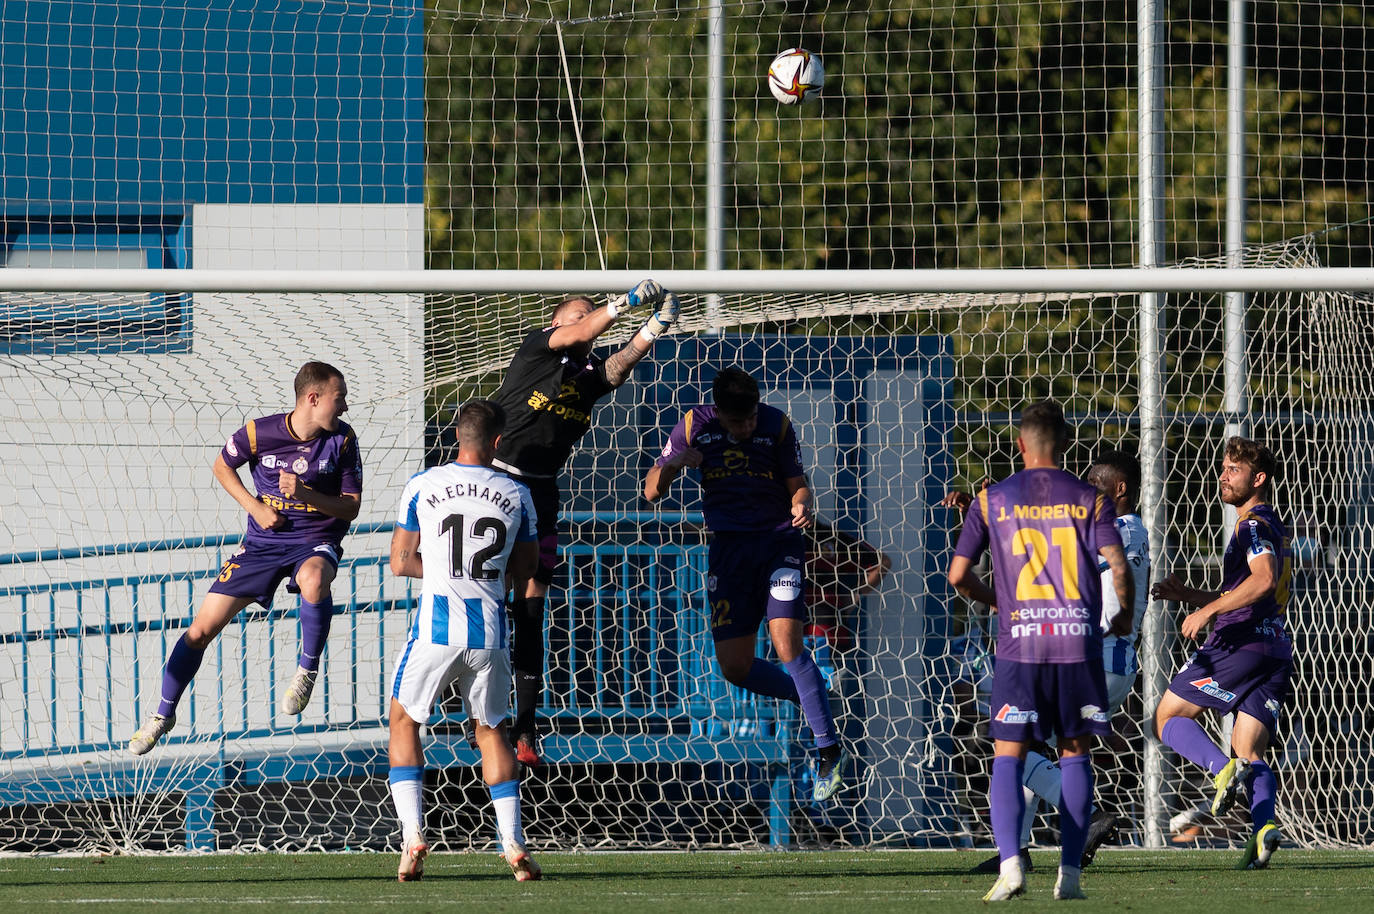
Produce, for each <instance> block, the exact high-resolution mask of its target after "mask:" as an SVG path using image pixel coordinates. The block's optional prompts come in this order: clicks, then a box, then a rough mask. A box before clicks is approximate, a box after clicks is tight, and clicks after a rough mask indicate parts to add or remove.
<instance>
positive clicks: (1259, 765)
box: [1250, 761, 1279, 831]
mask: <svg viewBox="0 0 1374 914" xmlns="http://www.w3.org/2000/svg"><path fill="white" fill-rule="evenodd" d="M1250 779H1251V780H1250V822H1251V824H1252V825H1254V830H1255V831H1259V830H1260V829H1261V828H1263V827H1264V825H1265V823H1266V822H1268V821H1269V820H1270V819H1272V818H1274V795H1275V794H1276V793H1278V789H1279V782H1278V779H1277V778H1275V777H1274V769H1272V768H1270V767H1269V763H1268V762H1262V761H1261V762H1251V763H1250Z"/></svg>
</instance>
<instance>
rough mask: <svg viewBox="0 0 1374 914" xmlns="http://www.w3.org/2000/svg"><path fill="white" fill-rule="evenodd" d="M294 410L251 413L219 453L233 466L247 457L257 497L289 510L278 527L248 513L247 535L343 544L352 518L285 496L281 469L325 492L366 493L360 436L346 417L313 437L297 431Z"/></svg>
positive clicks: (283, 511) (337, 493)
mask: <svg viewBox="0 0 1374 914" xmlns="http://www.w3.org/2000/svg"><path fill="white" fill-rule="evenodd" d="M288 415H290V414H289V413H278V414H277V415H275V416H264V417H263V418H261V419H252V420H250V421H249V422H248V424H247V425H245V426H244V427H243V428H241V429H239V430H238V431H236V432H234V434H232V435H230V436H229V440H228V441H227V442H226V443H225V445H224V450H223V451H221V452H220V456H222V457H223V458H224V462H225V463H227V464H228V465H229V466H230V467H232V468H234V469H238V468H239V467H241V466H243V465H244V464H245V463H246V464H248V466H249V470H250V472H251V474H252V477H253V486H254V488H256V489H257V494H258V500H259V501H262V502H265V503H266V504H268V505H271V506H272V507H273V508H276V509H277V510H278V511H279V512H281V513H282V514H284V515H285V516H286V523H285V524H284V525H282V527H280V528H278V529H276V530H264V529H263V528H262V527H260V526H259V525H258V522H257V521H255V520H253V517H252V515H249V517H248V532H247V534H245V538H246V539H250V540H261V541H264V542H273V543H302V544H307V543H333V544H334V545H336V546H337V545H338V544H339V542H340V541H341V540H342V539H343V536H344V534H345V533H347V532H348V521H346V520H344V519H343V518H339V517H330V516H329V515H328V514H324V513H323V512H321V511H318V510H316V509H315V508H312V507H311V506H309V505H307V504H306V503H305V502H303V501H295V500H288V499H286V498H283V497H282V494H281V488H280V487H279V485H278V483H279V481H280V478H279V476H278V474H279V473H280V472H281V471H282V470H286V471H287V472H288V473H294V474H296V475H297V476H299V477H300V482H301V483H302V484H304V485H306V486H309V487H310V488H312V489H314V490H315V491H317V492H319V493H321V494H323V495H359V496H361V495H362V491H363V463H362V457H361V455H360V454H359V453H358V438H357V436H356V435H354V434H353V429H352V428H351V427H350V426H349V425H348V424H347V423H345V422H340V423H339V429H338V431H334V432H329V431H325V432H322V433H321V434H319V435H316V436H315V437H314V438H310V439H308V440H302V439H300V438H298V437H296V434H295V432H293V431H292V430H291V424H290V422H288V421H287V416H288Z"/></svg>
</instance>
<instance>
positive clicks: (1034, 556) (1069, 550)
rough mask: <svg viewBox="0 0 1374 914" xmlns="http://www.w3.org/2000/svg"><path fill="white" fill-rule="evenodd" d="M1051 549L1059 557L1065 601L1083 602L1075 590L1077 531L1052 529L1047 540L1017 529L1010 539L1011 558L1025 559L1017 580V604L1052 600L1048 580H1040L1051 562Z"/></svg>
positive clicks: (1027, 529)
mask: <svg viewBox="0 0 1374 914" xmlns="http://www.w3.org/2000/svg"><path fill="white" fill-rule="evenodd" d="M1051 547H1053V548H1054V549H1055V550H1057V551H1058V553H1059V565H1060V568H1061V569H1062V570H1063V578H1064V597H1065V599H1068V600H1078V599H1082V592H1081V591H1080V590H1079V588H1078V530H1077V529H1075V528H1074V527H1054V528H1051V530H1050V535H1049V538H1048V539H1047V538H1046V537H1045V534H1044V532H1043V531H1040V530H1036V529H1034V528H1032V527H1020V528H1018V529H1017V531H1016V533H1015V534H1014V535H1013V536H1012V538H1011V551H1012V554H1013V555H1024V556H1025V557H1026V564H1024V565H1022V566H1021V573H1020V574H1019V575H1017V576H1016V599H1017V600H1018V601H1032V600H1052V599H1054V597H1055V592H1054V584H1053V583H1051V582H1050V581H1049V580H1048V579H1047V578H1046V579H1043V580H1042V578H1043V577H1044V575H1045V569H1046V567H1047V566H1048V565H1049V562H1050V549H1051Z"/></svg>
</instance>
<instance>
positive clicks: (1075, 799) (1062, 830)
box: [1059, 755, 1093, 867]
mask: <svg viewBox="0 0 1374 914" xmlns="http://www.w3.org/2000/svg"><path fill="white" fill-rule="evenodd" d="M1059 771H1060V773H1061V774H1062V776H1063V780H1062V781H1061V783H1060V793H1059V843H1060V858H1059V861H1060V865H1061V866H1073V867H1076V866H1079V865H1080V864H1081V863H1082V861H1083V846H1084V845H1085V844H1087V843H1088V822H1089V820H1090V819H1091V818H1092V810H1093V766H1092V758H1091V756H1087V755H1068V756H1064V757H1063V758H1061V759H1060V760H1059Z"/></svg>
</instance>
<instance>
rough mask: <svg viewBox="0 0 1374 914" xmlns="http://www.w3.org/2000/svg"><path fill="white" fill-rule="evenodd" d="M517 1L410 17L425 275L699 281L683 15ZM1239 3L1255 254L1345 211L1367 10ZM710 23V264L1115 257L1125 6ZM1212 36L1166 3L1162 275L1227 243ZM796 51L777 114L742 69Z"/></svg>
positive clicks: (1362, 199) (688, 41) (1333, 249)
mask: <svg viewBox="0 0 1374 914" xmlns="http://www.w3.org/2000/svg"><path fill="white" fill-rule="evenodd" d="M515 6H516V4H515V3H514V2H512V0H507V2H505V3H502V2H501V0H437V2H436V3H435V4H434V5H433V7H432V8H431V9H430V10H429V12H428V14H427V30H426V32H427V34H426V42H427V51H426V57H425V66H426V85H427V161H428V173H427V185H428V186H427V201H428V204H429V206H428V209H429V228H430V238H429V251H430V264H431V266H434V267H459V268H475V267H500V268H595V267H598V266H600V265H601V261H602V258H603V257H604V258H605V263H606V265H607V266H609V267H611V268H621V267H623V268H644V269H648V268H653V269H665V268H693V267H701V266H703V265H704V250H705V237H704V230H705V206H706V191H705V184H706V175H705V163H706V146H705V139H706V116H707V106H706V98H707V59H706V42H707V38H706V22H707V20H706V12H705V7H704V5H700V4H697V5H692V4H688V3H686V2H679V3H677V4H676V5H673V4H668V3H665V2H664V0H656V2H654V0H636V2H632V3H631V4H629V5H628V6H627V5H626V4H624V3H623V2H622V3H612V2H610V0H598V2H593V3H590V4H586V3H582V4H576V9H572V8H571V7H572V6H573V4H570V3H567V2H556V3H552V4H543V3H537V4H533V5H530V6H529V7H528V8H521V10H520V12H519V14H518V15H517V14H513V13H512V12H511V10H512V9H514V8H515ZM655 7H657V9H655ZM1251 9H1252V12H1253V16H1254V25H1253V27H1252V48H1251V52H1250V54H1251V59H1252V62H1253V68H1252V71H1251V77H1250V80H1249V91H1248V95H1247V109H1248V112H1249V114H1248V117H1247V121H1248V128H1249V133H1250V140H1249V146H1250V154H1251V160H1250V170H1251V179H1250V184H1249V196H1250V203H1249V207H1248V215H1249V219H1250V226H1249V232H1250V240H1253V241H1261V240H1263V241H1271V240H1276V239H1279V238H1287V237H1293V236H1295V235H1299V234H1303V233H1306V232H1310V231H1313V230H1315V229H1320V228H1324V227H1331V226H1341V225H1345V224H1346V223H1353V222H1359V221H1361V220H1363V219H1364V218H1366V216H1367V215H1368V213H1367V210H1368V204H1369V190H1368V186H1367V183H1366V180H1365V177H1364V173H1365V171H1366V170H1367V166H1368V154H1369V150H1370V130H1369V128H1370V124H1371V121H1370V112H1369V97H1368V94H1367V86H1368V80H1369V78H1370V77H1369V76H1368V74H1369V71H1370V68H1369V63H1370V61H1369V59H1368V57H1369V51H1368V47H1367V46H1368V40H1367V39H1368V38H1369V35H1370V25H1371V18H1372V17H1374V13H1370V12H1368V11H1366V10H1365V9H1364V8H1363V7H1362V6H1360V5H1357V4H1344V5H1333V4H1318V3H1314V2H1304V3H1297V4H1294V3H1278V2H1263V3H1255V4H1252V6H1251ZM726 15H727V37H726V56H727V73H726V83H727V85H726V97H727V110H728V115H727V119H728V126H727V139H728V143H727V146H728V155H729V159H730V165H729V169H728V174H729V178H728V182H727V184H728V186H727V193H726V206H727V220H726V221H727V241H726V250H727V257H726V266H728V267H743V268H752V267H757V268H770V269H774V268H833V269H844V268H859V269H862V268H881V267H949V268H954V267H959V268H967V267H977V266H983V267H996V266H1003V267H1046V266H1048V267H1061V266H1062V267H1082V266H1130V265H1132V264H1133V263H1134V262H1135V245H1136V235H1135V228H1134V226H1135V219H1136V193H1137V188H1136V184H1135V181H1136V143H1135V135H1134V134H1135V125H1136V105H1137V101H1138V99H1137V97H1136V92H1135V84H1136V69H1135V68H1136V54H1135V32H1136V25H1135V22H1134V20H1133V16H1134V5H1133V4H1107V3H1103V2H1059V3H1052V2H1038V3H1035V2H1022V3H1010V4H1008V3H996V2H991V0H984V2H976V3H961V4H953V3H945V4H930V3H924V2H922V3H917V2H915V0H898V2H897V3H895V4H891V3H885V2H881V0H850V2H845V3H841V2H832V3H806V2H789V3H785V4H779V3H768V4H755V3H751V4H732V5H729V6H727V8H726ZM555 19H557V20H559V27H558V28H555V25H554V20H555ZM1225 29H1226V26H1225V3H1223V2H1216V3H1188V2H1182V0H1174V2H1172V3H1170V4H1169V7H1168V21H1167V25H1166V34H1167V41H1166V54H1167V60H1166V73H1167V82H1168V87H1167V92H1166V105H1167V108H1168V114H1167V117H1166V124H1167V136H1166V159H1167V164H1166V169H1167V175H1168V182H1167V190H1166V200H1167V219H1168V225H1169V239H1168V242H1169V252H1168V258H1169V259H1170V260H1176V259H1181V258H1184V257H1188V256H1197V255H1203V256H1205V255H1208V254H1212V253H1215V252H1216V251H1217V250H1218V249H1219V246H1220V244H1221V239H1222V237H1223V234H1224V231H1223V228H1222V222H1221V220H1222V217H1223V215H1224V208H1225V206H1224V200H1225V184H1224V178H1225V161H1224V154H1225V136H1224V128H1225V82H1226V75H1225V69H1224V68H1225V57H1226V48H1225V40H1226V31H1225ZM560 31H561V33H562V43H563V47H564V48H565V50H566V55H567V60H568V69H569V71H570V76H571V81H572V85H573V90H574V93H575V97H576V113H577V116H578V117H579V118H580V123H581V129H582V138H581V144H580V146H579V142H578V139H577V136H576V133H575V131H574V129H573V122H572V117H571V113H570V112H571V109H570V108H569V105H568V98H567V89H566V84H565V78H564V73H563V65H562V62H561V60H560V53H559V32H560ZM798 43H800V44H803V45H805V46H807V47H810V48H811V49H813V50H817V51H820V52H821V53H822V54H824V55H825V59H826V62H827V70H828V74H829V82H828V85H827V90H826V94H825V97H824V99H823V100H822V101H821V102H820V103H819V104H815V105H809V106H804V107H800V108H785V107H781V106H779V105H777V104H776V103H775V102H774V101H773V100H772V99H771V97H769V96H768V94H767V92H766V90H765V89H764V87H763V85H762V75H763V71H764V68H765V67H766V65H767V61H768V59H769V58H770V57H771V56H772V54H774V53H775V52H776V51H778V50H780V49H782V48H783V47H787V46H789V45H792V44H798ZM584 163H585V173H586V180H585V183H584V178H583V169H584ZM593 215H595V219H596V228H595V229H594V228H593ZM598 237H599V238H600V239H601V242H602V250H600V251H599V250H598V245H597V239H598ZM1327 240H1328V244H1327V250H1325V251H1324V254H1325V255H1326V256H1327V262H1330V263H1332V264H1333V265H1337V264H1347V263H1367V262H1368V260H1369V251H1368V248H1369V237H1368V233H1367V230H1365V229H1363V228H1360V229H1356V230H1354V231H1351V232H1343V233H1337V234H1336V235H1333V236H1331V237H1330V238H1328V239H1327Z"/></svg>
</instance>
